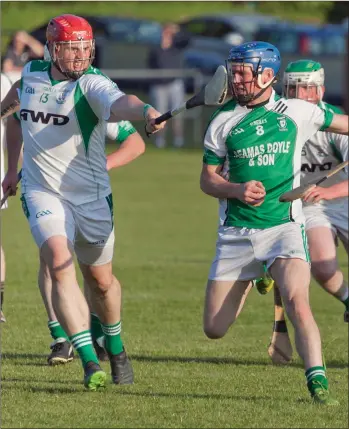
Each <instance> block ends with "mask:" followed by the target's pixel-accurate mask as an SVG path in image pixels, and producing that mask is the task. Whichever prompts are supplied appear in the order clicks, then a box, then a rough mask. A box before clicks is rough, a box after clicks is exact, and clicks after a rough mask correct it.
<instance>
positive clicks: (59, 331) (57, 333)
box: [48, 320, 69, 341]
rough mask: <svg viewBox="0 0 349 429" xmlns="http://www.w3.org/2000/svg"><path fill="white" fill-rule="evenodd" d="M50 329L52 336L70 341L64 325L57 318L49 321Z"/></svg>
mask: <svg viewBox="0 0 349 429" xmlns="http://www.w3.org/2000/svg"><path fill="white" fill-rule="evenodd" d="M48 329H49V330H50V334H51V337H52V338H53V339H54V340H58V338H64V339H65V340H67V341H69V337H68V335H67V334H66V333H65V331H64V329H63V328H62V326H61V325H60V324H59V322H57V320H49V321H48Z"/></svg>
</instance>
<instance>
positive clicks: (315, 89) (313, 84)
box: [283, 69, 325, 103]
mask: <svg viewBox="0 0 349 429" xmlns="http://www.w3.org/2000/svg"><path fill="white" fill-rule="evenodd" d="M324 81H325V79H324V73H323V69H320V70H318V71H316V72H312V73H309V72H308V73H307V72H287V69H286V71H285V73H284V78H283V96H284V97H286V98H300V99H302V100H305V101H309V102H310V103H318V102H319V101H321V100H322V97H323V88H322V87H323V85H324Z"/></svg>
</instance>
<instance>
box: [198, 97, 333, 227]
mask: <svg viewBox="0 0 349 429" xmlns="http://www.w3.org/2000/svg"><path fill="white" fill-rule="evenodd" d="M332 118H333V113H332V112H330V111H325V110H323V109H321V108H320V107H318V106H316V105H313V104H311V103H308V102H306V101H302V100H298V99H285V98H281V97H279V96H278V95H277V94H276V93H275V92H274V91H273V92H272V95H271V97H270V99H269V101H268V102H267V103H266V104H264V105H261V106H257V107H255V108H248V107H246V106H244V107H242V106H240V105H238V104H237V103H236V102H235V101H234V100H231V101H228V102H227V103H226V104H225V105H224V106H222V107H221V108H220V109H218V110H217V111H216V112H215V114H214V115H213V118H212V119H211V122H210V123H209V126H208V128H207V131H206V134H205V139H204V146H205V153H204V158H203V161H204V163H206V164H211V165H223V164H224V162H225V160H226V159H227V162H228V164H229V181H230V182H234V183H244V182H248V181H250V180H258V181H261V182H262V183H263V185H264V187H265V189H266V197H265V200H264V202H263V204H262V205H261V206H259V207H252V206H250V205H247V204H245V203H243V202H241V201H239V200H237V199H229V200H224V201H221V207H223V206H224V209H225V214H224V222H223V223H224V225H226V226H237V227H246V228H261V229H263V228H270V227H273V226H276V225H280V224H283V223H287V222H292V221H297V222H302V221H303V214H302V203H301V201H300V200H296V201H294V202H292V203H280V202H279V197H280V195H281V194H283V193H284V192H288V191H290V190H292V189H294V188H296V187H297V186H299V184H300V177H299V176H300V175H299V171H300V168H301V153H302V147H303V145H304V144H305V142H306V141H307V140H309V139H310V137H311V136H313V135H314V134H315V133H316V132H317V131H319V130H320V129H321V130H324V129H326V128H327V127H328V126H329V125H330V124H331V122H332ZM297 172H298V174H297Z"/></svg>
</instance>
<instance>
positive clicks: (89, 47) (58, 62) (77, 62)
mask: <svg viewBox="0 0 349 429" xmlns="http://www.w3.org/2000/svg"><path fill="white" fill-rule="evenodd" d="M48 49H49V52H50V56H51V59H52V62H53V63H54V65H55V66H56V67H57V69H58V70H59V71H60V72H61V73H62V74H64V75H65V76H67V77H68V78H69V79H72V80H76V79H79V77H81V76H82V75H83V74H84V73H85V72H86V70H87V69H88V68H89V67H90V65H91V64H92V62H93V60H94V57H95V41H94V39H92V40H80V41H71V40H69V41H65V42H52V43H49V44H48Z"/></svg>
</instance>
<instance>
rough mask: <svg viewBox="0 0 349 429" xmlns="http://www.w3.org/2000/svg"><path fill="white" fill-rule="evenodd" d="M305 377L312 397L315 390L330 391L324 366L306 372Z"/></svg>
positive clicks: (314, 367) (313, 367)
mask: <svg viewBox="0 0 349 429" xmlns="http://www.w3.org/2000/svg"><path fill="white" fill-rule="evenodd" d="M305 376H306V378H307V386H308V389H309V392H310V394H311V396H314V394H315V389H318V388H319V387H322V388H324V389H326V390H328V380H327V377H326V372H325V368H324V367H323V366H312V367H311V368H309V369H307V370H306V371H305Z"/></svg>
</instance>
